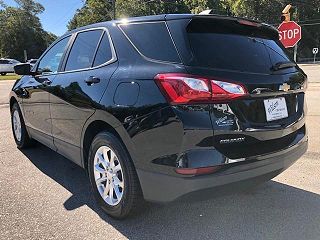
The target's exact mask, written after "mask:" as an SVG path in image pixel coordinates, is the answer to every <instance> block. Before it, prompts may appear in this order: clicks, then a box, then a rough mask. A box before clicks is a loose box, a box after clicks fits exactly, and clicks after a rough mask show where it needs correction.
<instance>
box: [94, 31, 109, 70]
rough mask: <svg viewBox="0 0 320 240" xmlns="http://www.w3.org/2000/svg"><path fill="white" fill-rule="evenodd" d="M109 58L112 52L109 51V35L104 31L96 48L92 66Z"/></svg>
mask: <svg viewBox="0 0 320 240" xmlns="http://www.w3.org/2000/svg"><path fill="white" fill-rule="evenodd" d="M111 59H112V52H111V47H110V42H109V37H108V34H107V33H105V34H104V36H103V38H102V40H101V42H100V46H99V48H98V51H97V54H96V57H95V59H94V63H93V66H94V67H96V66H99V65H101V64H104V63H106V62H108V61H109V60H111Z"/></svg>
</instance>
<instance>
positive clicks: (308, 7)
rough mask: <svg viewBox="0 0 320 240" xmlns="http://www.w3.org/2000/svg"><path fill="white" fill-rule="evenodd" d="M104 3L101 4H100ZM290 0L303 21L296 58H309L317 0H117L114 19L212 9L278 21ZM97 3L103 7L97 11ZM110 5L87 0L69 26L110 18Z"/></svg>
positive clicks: (316, 32)
mask: <svg viewBox="0 0 320 240" xmlns="http://www.w3.org/2000/svg"><path fill="white" fill-rule="evenodd" d="M102 2H104V5H103V3H102ZM289 3H291V4H292V6H293V8H292V10H291V17H292V20H294V21H297V22H300V23H301V24H302V35H303V37H302V40H301V41H300V42H299V45H298V59H299V57H300V58H304V57H312V54H311V50H312V48H313V47H319V45H320V25H310V24H312V23H314V21H317V22H319V19H320V7H319V6H320V0H291V1H289V0H259V1H256V0H116V9H117V14H116V16H117V18H123V17H132V16H143V15H153V14H162V13H199V12H201V11H203V10H206V9H213V13H215V14H223V15H233V16H239V17H247V18H251V19H256V20H260V21H263V22H267V23H269V24H272V25H274V26H275V27H276V26H278V25H279V24H280V16H281V12H282V9H283V8H284V7H285V6H286V5H287V4H289ZM97 6H100V7H102V8H103V10H100V13H99V11H98V10H97V9H98V7H97ZM111 11H112V6H111V4H110V3H107V2H106V0H95V1H93V0H86V1H84V6H83V8H81V9H79V10H78V12H77V13H76V15H75V16H74V18H73V19H72V20H71V21H70V23H69V26H68V27H69V29H73V28H76V27H79V26H84V25H87V24H91V23H94V22H99V21H105V20H110V19H111V16H112V14H111Z"/></svg>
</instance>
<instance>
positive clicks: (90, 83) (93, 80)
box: [85, 76, 100, 86]
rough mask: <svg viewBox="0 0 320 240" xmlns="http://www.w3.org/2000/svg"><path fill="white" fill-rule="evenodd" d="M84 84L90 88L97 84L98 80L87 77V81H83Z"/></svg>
mask: <svg viewBox="0 0 320 240" xmlns="http://www.w3.org/2000/svg"><path fill="white" fill-rule="evenodd" d="M85 82H86V83H87V84H88V85H89V86H91V85H92V84H95V83H99V82H100V78H97V77H93V76H91V77H88V79H86V80H85Z"/></svg>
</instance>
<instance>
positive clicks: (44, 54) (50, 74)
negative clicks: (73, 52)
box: [32, 33, 73, 77]
mask: <svg viewBox="0 0 320 240" xmlns="http://www.w3.org/2000/svg"><path fill="white" fill-rule="evenodd" d="M72 37H73V34H72V33H70V34H67V35H64V36H63V37H61V38H59V39H57V40H56V41H54V42H53V43H52V44H51V45H50V47H48V48H47V49H46V50H45V51H44V53H43V54H42V55H41V56H40V58H39V59H38V61H37V63H36V64H35V65H34V67H33V68H32V70H33V69H36V71H37V70H38V68H39V65H40V63H41V61H42V59H43V58H44V57H45V56H46V55H47V53H48V52H49V51H50V50H51V49H52V48H53V47H54V46H55V45H57V44H58V43H59V42H61V41H62V40H63V39H66V38H70V39H69V41H68V43H67V45H66V47H67V48H66V49H65V51H66V50H68V48H69V44H70V43H72V41H73V38H72ZM65 53H66V52H64V53H63V55H62V58H61V60H62V61H63V60H64V59H63V58H64V55H65ZM61 63H62V62H60V63H59V67H58V69H59V68H60V65H61ZM58 73H59V72H58V71H57V72H54V73H47V74H46V73H42V74H36V75H35V76H36V77H42V76H54V75H57V74H58Z"/></svg>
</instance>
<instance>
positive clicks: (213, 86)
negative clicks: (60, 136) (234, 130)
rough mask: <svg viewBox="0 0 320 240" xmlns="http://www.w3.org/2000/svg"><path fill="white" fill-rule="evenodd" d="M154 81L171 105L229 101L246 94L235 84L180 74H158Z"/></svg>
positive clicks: (243, 89)
mask: <svg viewBox="0 0 320 240" xmlns="http://www.w3.org/2000/svg"><path fill="white" fill-rule="evenodd" d="M155 81H156V83H157V84H158V86H159V87H160V89H161V90H162V92H163V93H164V94H165V95H166V97H167V98H168V100H169V102H170V103H172V104H185V103H194V102H198V103H201V102H221V101H230V100H232V99H235V98H239V97H243V96H244V95H246V94H247V91H246V89H245V88H244V87H243V86H241V85H239V84H236V83H230V82H224V81H218V80H213V79H208V78H203V77H199V76H194V75H189V74H182V73H164V74H158V75H157V76H156V77H155Z"/></svg>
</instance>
